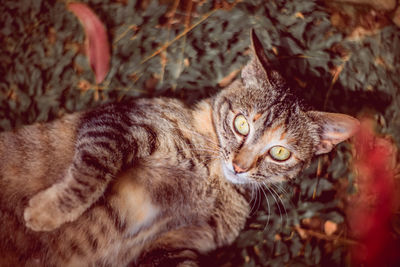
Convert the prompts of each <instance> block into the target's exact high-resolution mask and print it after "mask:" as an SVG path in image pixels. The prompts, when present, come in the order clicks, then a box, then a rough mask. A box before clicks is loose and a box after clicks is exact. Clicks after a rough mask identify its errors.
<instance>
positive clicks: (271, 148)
mask: <svg viewBox="0 0 400 267" xmlns="http://www.w3.org/2000/svg"><path fill="white" fill-rule="evenodd" d="M251 41H252V48H253V57H252V59H251V61H250V62H249V63H248V64H247V65H246V66H245V67H244V68H243V70H242V73H241V79H240V80H237V81H235V82H233V83H232V84H231V85H230V86H228V87H227V88H225V89H223V90H222V91H221V92H220V93H219V94H218V95H217V96H216V97H215V98H214V101H213V120H214V125H215V128H216V132H217V135H218V139H219V143H220V146H221V150H222V154H223V163H222V168H223V172H224V174H225V177H226V178H227V179H228V180H229V181H231V182H233V183H238V184H240V183H252V182H257V183H261V182H262V183H271V182H272V183H273V182H279V181H284V180H287V179H290V178H293V177H295V176H296V175H297V174H298V173H299V172H300V171H301V170H302V169H303V168H304V167H306V166H307V165H308V164H309V163H310V161H311V159H312V157H313V156H314V155H318V154H323V153H328V152H329V151H331V150H332V148H333V147H334V146H335V145H336V144H338V143H340V142H342V141H344V140H346V139H347V138H349V137H351V136H352V135H353V134H354V132H355V131H356V130H357V129H358V126H359V122H358V120H356V119H354V118H353V117H350V116H348V115H344V114H337V113H326V112H318V111H307V110H306V109H305V108H304V107H303V106H302V105H301V103H300V101H299V100H298V99H297V98H296V97H295V96H294V95H293V94H291V93H290V90H289V88H287V87H286V83H285V81H284V80H283V78H282V76H281V75H280V74H279V73H278V72H277V71H276V70H274V69H273V68H272V67H271V66H270V64H269V62H268V60H267V57H266V56H265V54H264V50H263V47H262V45H261V42H260V41H259V40H258V38H257V36H256V35H255V33H254V31H252V32H251Z"/></svg>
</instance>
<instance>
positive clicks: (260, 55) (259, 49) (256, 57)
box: [242, 29, 280, 88]
mask: <svg viewBox="0 0 400 267" xmlns="http://www.w3.org/2000/svg"><path fill="white" fill-rule="evenodd" d="M250 39H251V48H252V58H251V60H250V62H249V63H247V65H246V66H244V68H243V69H242V81H243V84H244V85H245V87H247V88H259V87H260V86H261V87H263V88H265V86H268V85H269V86H271V85H272V84H274V83H275V81H276V80H280V75H279V74H278V73H277V72H276V71H275V70H273V69H272V68H271V66H270V64H269V61H268V58H267V56H266V55H265V53H264V48H263V46H262V44H261V41H260V40H259V39H258V37H257V35H256V33H255V31H254V29H252V30H251V32H250Z"/></svg>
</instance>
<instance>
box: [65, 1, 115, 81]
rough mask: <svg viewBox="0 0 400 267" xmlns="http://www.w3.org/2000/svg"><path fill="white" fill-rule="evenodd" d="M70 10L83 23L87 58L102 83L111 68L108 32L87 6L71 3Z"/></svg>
mask: <svg viewBox="0 0 400 267" xmlns="http://www.w3.org/2000/svg"><path fill="white" fill-rule="evenodd" d="M67 7H68V10H69V11H71V12H72V13H74V15H75V16H76V17H77V18H78V19H79V21H80V22H81V24H82V26H83V28H84V30H85V35H86V41H85V46H86V56H87V57H88V59H89V63H90V66H91V67H92V69H93V72H94V74H95V77H96V83H97V84H99V83H101V82H102V81H103V80H104V78H105V77H106V75H107V73H108V71H109V68H110V66H109V65H110V46H109V43H108V38H107V31H106V28H105V27H104V25H103V24H102V23H101V21H100V19H99V18H98V17H97V15H96V14H95V13H94V12H93V11H92V9H90V8H89V7H88V6H87V5H86V4H83V3H69V4H68V6H67Z"/></svg>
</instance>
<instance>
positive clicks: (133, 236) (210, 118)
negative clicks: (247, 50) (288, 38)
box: [0, 32, 358, 266]
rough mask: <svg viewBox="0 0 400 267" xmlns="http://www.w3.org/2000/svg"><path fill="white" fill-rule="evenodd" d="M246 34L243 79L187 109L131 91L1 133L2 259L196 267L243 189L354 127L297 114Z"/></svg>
mask: <svg viewBox="0 0 400 267" xmlns="http://www.w3.org/2000/svg"><path fill="white" fill-rule="evenodd" d="M251 39H252V48H253V51H254V53H253V58H252V60H251V61H250V62H249V63H248V64H247V65H246V66H245V67H244V68H243V70H242V73H241V78H240V79H238V80H236V81H234V82H233V83H232V84H231V85H230V86H228V87H227V88H225V89H223V90H222V91H221V92H219V93H218V94H217V95H215V96H214V97H211V98H209V99H205V100H202V101H200V102H199V103H197V104H196V105H195V106H194V107H188V106H186V105H185V104H183V103H182V102H180V101H179V100H176V99H169V98H154V99H137V100H134V101H128V102H124V103H114V104H107V105H104V106H101V107H98V108H95V109H93V110H91V111H87V112H80V113H75V114H71V115H67V116H64V117H63V118H61V119H58V120H56V121H53V122H50V123H39V124H34V125H31V126H26V127H22V128H21V129H18V130H14V131H11V132H4V133H1V134H0V188H1V194H0V214H1V222H0V236H1V237H0V238H1V239H0V261H1V264H0V265H1V266H124V265H128V264H133V265H144V266H146V265H148V266H158V265H159V266H165V265H180V266H184V265H188V266H195V265H196V264H197V256H198V254H199V253H206V252H208V251H210V250H213V249H215V248H217V247H221V246H224V245H228V244H230V243H231V242H233V240H234V239H235V238H236V237H237V236H238V234H239V231H240V230H241V229H242V228H243V226H244V224H245V221H246V218H247V217H248V215H249V210H250V207H249V201H250V198H249V195H250V194H249V191H250V189H251V187H250V186H249V185H254V184H256V185H258V184H263V183H265V184H267V185H268V184H270V183H278V182H281V181H285V180H288V179H292V178H294V177H295V176H296V175H297V174H298V173H299V172H300V171H301V170H302V169H303V168H304V167H306V166H307V165H308V164H309V162H310V160H311V158H312V157H313V156H314V155H316V154H322V153H327V152H329V151H330V150H331V149H332V148H333V146H334V145H336V144H337V143H339V142H341V141H343V140H345V139H347V138H349V137H350V136H351V135H352V134H353V133H354V132H355V130H356V129H357V127H358V121H357V120H356V119H354V118H352V117H350V116H347V115H343V114H333V113H324V112H317V111H307V110H305V109H304V108H303V107H302V105H301V104H300V102H299V100H298V99H297V98H296V97H295V96H294V95H293V94H291V93H290V90H289V89H288V88H287V87H286V85H285V82H284V80H283V78H282V77H281V76H280V75H279V73H278V72H277V71H275V70H274V69H273V68H272V67H271V66H270V64H269V62H268V61H267V58H266V56H265V54H264V52H263V48H262V46H261V43H260V41H259V40H258V39H257V36H256V35H255V33H254V32H252V33H251Z"/></svg>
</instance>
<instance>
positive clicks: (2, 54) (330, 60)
mask: <svg viewBox="0 0 400 267" xmlns="http://www.w3.org/2000/svg"><path fill="white" fill-rule="evenodd" d="M348 2H363V4H361V5H360V4H357V3H353V4H348V3H344V1H316V0H288V1H283V0H270V1H262V0H247V1H246V0H243V1H237V0H236V1H234V0H214V1H211V0H209V1H207V0H181V1H179V0H144V1H139V0H138V1H135V0H104V1H102V0H87V1H80V3H85V4H86V5H87V7H88V8H89V10H91V12H93V14H97V16H98V19H99V21H100V22H102V24H103V25H104V26H105V28H104V35H101V33H100V32H101V30H100V32H98V31H97V30H96V29H98V28H101V27H100V26H95V30H94V31H93V29H92V30H90V29H88V27H89V26H88V24H87V22H85V17H86V18H87V16H88V15H85V14H87V13H84V14H83V15H82V13H81V15H79V12H80V11H79V10H78V11H76V10H75V11H74V10H73V8H72V9H71V8H68V4H70V3H72V1H62V0H47V1H43V0H19V1H14V0H4V1H2V4H1V5H0V18H1V19H0V47H1V49H0V103H1V104H0V129H1V130H10V129H12V128H15V127H20V126H21V125H24V124H31V123H34V122H38V121H49V120H53V119H55V118H58V117H60V116H62V115H63V114H65V113H70V112H74V111H77V110H84V109H88V108H90V107H94V106H97V105H100V104H101V103H105V102H109V101H121V100H123V99H125V98H127V97H154V96H159V95H163V96H171V97H177V98H180V99H183V100H184V101H186V102H187V103H188V104H192V103H193V102H195V101H197V100H199V99H201V98H204V97H207V96H211V95H212V94H213V93H215V92H217V91H218V90H220V89H221V88H223V87H224V86H226V85H227V84H229V83H230V82H231V81H232V80H233V79H235V78H236V77H238V74H239V73H240V70H241V68H242V67H243V65H244V64H245V63H246V62H247V60H248V57H249V52H250V50H249V44H250V40H249V33H250V29H251V28H254V29H255V31H256V32H257V34H258V36H259V37H260V40H261V41H262V42H263V44H264V48H265V50H266V53H267V56H268V57H269V59H270V60H271V62H273V64H274V65H275V66H276V67H277V68H278V69H279V70H280V71H281V72H282V74H283V75H284V76H285V77H286V78H287V79H288V84H289V85H290V86H291V87H293V88H294V89H295V91H296V92H297V93H298V94H299V95H300V96H301V97H303V98H304V99H305V101H306V102H307V103H308V104H309V105H311V106H314V107H315V108H316V109H318V110H325V111H330V112H343V113H347V114H350V115H352V116H355V117H358V118H364V117H367V118H368V123H367V126H364V127H365V128H363V129H364V130H363V132H365V133H368V134H367V135H363V136H362V137H360V136H358V137H356V138H355V139H357V138H359V139H360V138H361V139H362V140H364V141H363V142H361V144H362V145H361V146H360V143H357V142H344V143H342V144H340V145H339V146H337V148H336V149H335V150H334V151H333V152H332V153H330V154H328V155H323V156H320V157H318V158H316V159H315V160H314V161H313V163H312V165H311V166H310V167H309V168H308V169H307V170H306V171H304V172H303V174H302V175H301V176H300V177H298V178H297V179H296V180H295V181H293V182H291V183H290V184H283V185H276V186H272V187H270V188H265V190H264V191H261V192H259V194H257V195H255V196H254V202H253V203H252V205H253V212H252V216H251V218H250V219H249V221H248V224H247V226H246V229H244V231H243V232H242V233H241V235H240V236H239V237H238V239H237V240H236V242H235V243H234V244H233V245H232V246H230V247H228V248H222V249H219V250H218V251H216V252H213V253H212V254H210V255H207V256H205V257H204V258H203V259H202V263H203V265H204V266H315V265H321V266H343V265H347V266H358V265H360V264H366V266H369V265H370V266H373V264H375V263H377V262H378V263H382V266H384V265H385V264H388V266H390V265H391V264H399V263H400V261H399V259H398V258H396V256H393V255H392V254H391V250H393V249H394V248H398V246H399V240H400V212H399V211H400V209H399V199H398V197H397V196H398V195H400V190H399V178H400V175H399V174H400V168H399V164H398V155H399V152H398V149H397V147H398V145H399V144H400V28H399V27H398V26H396V23H398V24H399V26H400V9H397V10H396V8H397V6H398V4H396V2H395V1H348ZM389 2H390V3H391V2H394V3H395V4H394V5H390V3H389ZM386 4H387V5H386ZM69 7H71V6H69ZM78 9H79V8H78ZM71 11H73V12H74V13H72V12H71ZM80 16H81V17H80ZM82 16H83V17H82ZM89 24H90V23H89ZM99 25H101V24H99ZM96 27H98V28H96ZM94 51H95V52H94ZM104 51H106V52H107V51H108V52H109V53H110V58H109V59H110V61H108V59H107V53H104ZM89 60H90V61H89ZM108 62H109V63H108ZM104 64H109V65H107V66H106V65H104ZM107 70H108V72H107ZM103 72H104V73H103ZM99 73H100V74H99ZM101 73H103V74H101ZM104 74H106V76H105V77H104V79H103V76H104ZM99 75H103V76H101V77H99ZM365 140H367V141H365ZM356 141H357V140H356ZM354 143H357V144H358V146H355V145H354ZM382 144H383V145H382ZM376 147H378V148H376ZM365 148H368V149H365ZM382 149H383V150H384V152H382ZM377 151H378V152H377ZM382 157H384V159H385V160H381V159H382ZM354 162H357V164H354ZM360 166H361V167H360ZM360 168H361V169H360ZM378 174H379V175H378ZM382 177H383V178H382ZM377 179H379V180H383V181H386V180H385V179H387V181H388V182H387V183H385V182H383V183H381V185H382V184H383V185H382V186H383V189H382V188H381V187H379V186H376V181H377ZM388 185H389V186H388ZM377 188H378V189H377ZM379 188H380V189H379ZM385 188H386V189H387V188H390V190H386V189H385ZM385 190H386V191H385ZM382 195H386V196H387V197H382ZM355 211H357V212H355ZM378 211H380V212H378ZM360 218H362V220H361V219H360ZM366 221H368V222H370V223H371V225H370V228H368V227H369V226H367V227H365V229H366V230H365V231H364V230H363V231H354V229H357V228H358V226H360V227H361V225H362V224H363V223H365V222H366ZM382 221H384V223H382ZM374 222H375V224H374ZM374 227H375V228H374ZM368 229H369V230H368ZM371 229H372V230H371ZM377 229H378V230H377ZM369 231H374V233H375V235H372V234H371V232H369ZM376 231H378V232H376ZM379 231H381V232H379ZM376 233H381V234H376ZM374 238H375V239H374ZM378 242H380V243H379V244H378ZM371 243H372V244H375V245H376V244H378V245H377V246H378V250H377V251H385V253H386V252H387V253H386V254H385V253H384V254H382V253H375V252H374V251H376V250H373V249H374V248H373V247H372V248H371V246H370V244H371ZM396 246H397V247H396ZM373 253H375V254H376V257H375V256H374V255H375V254H373ZM371 255H372V256H371ZM374 257H375V258H374ZM375 266H376V265H375ZM391 266H393V265H391Z"/></svg>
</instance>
